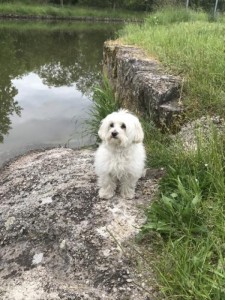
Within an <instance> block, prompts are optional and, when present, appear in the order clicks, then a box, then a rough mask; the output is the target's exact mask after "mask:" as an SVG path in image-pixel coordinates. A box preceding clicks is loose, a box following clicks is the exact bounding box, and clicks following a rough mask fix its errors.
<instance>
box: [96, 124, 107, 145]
mask: <svg viewBox="0 0 225 300" xmlns="http://www.w3.org/2000/svg"><path fill="white" fill-rule="evenodd" d="M106 134H107V126H106V121H105V119H103V120H102V121H101V123H100V127H99V130H98V136H99V137H100V139H101V140H102V141H104V140H105V139H106Z"/></svg>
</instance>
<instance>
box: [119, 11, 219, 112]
mask: <svg viewBox="0 0 225 300" xmlns="http://www.w3.org/2000/svg"><path fill="white" fill-rule="evenodd" d="M224 31H225V22H224V18H223V19H220V21H218V22H209V21H208V15H207V14H204V13H196V12H193V11H186V10H175V9H173V10H170V9H169V10H166V11H162V12H157V13H156V14H152V15H150V16H149V17H147V18H146V20H145V23H144V24H142V25H140V26H138V25H134V24H128V25H127V26H125V29H124V30H122V32H121V33H120V36H121V40H122V42H124V43H125V44H133V45H138V46H140V47H142V48H144V49H146V50H147V52H148V53H149V55H150V56H152V57H154V58H156V59H158V60H159V61H160V62H161V63H162V64H163V65H164V66H165V68H166V69H167V71H168V72H171V73H172V74H175V75H180V76H181V77H183V78H184V89H183V95H182V100H183V102H184V104H185V105H186V106H187V107H188V112H189V117H190V116H192V117H193V116H194V115H201V114H205V113H211V114H213V113H216V114H219V115H222V116H225V106H224V101H225V81H224V78H225V59H224V49H225V48H224V39H223V35H224Z"/></svg>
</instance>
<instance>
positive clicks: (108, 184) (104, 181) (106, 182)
mask: <svg viewBox="0 0 225 300" xmlns="http://www.w3.org/2000/svg"><path fill="white" fill-rule="evenodd" d="M116 183H117V180H116V178H114V177H113V176H110V175H108V174H107V175H105V176H100V177H99V179H98V184H99V186H100V190H99V197H100V198H103V199H110V198H112V197H113V196H114V194H115V189H116Z"/></svg>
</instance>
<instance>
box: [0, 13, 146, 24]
mask: <svg viewBox="0 0 225 300" xmlns="http://www.w3.org/2000/svg"><path fill="white" fill-rule="evenodd" d="M0 19H5V20H51V21H52V20H53V21H54V20H57V21H92V22H104V23H109V22H113V23H126V22H132V23H141V22H143V21H142V20H136V19H121V18H109V17H94V16H93V17H91V16H66V17H64V16H52V15H20V14H0Z"/></svg>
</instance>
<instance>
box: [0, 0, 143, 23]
mask: <svg viewBox="0 0 225 300" xmlns="http://www.w3.org/2000/svg"><path fill="white" fill-rule="evenodd" d="M0 14H1V15H21V16H42V17H45V16H46V17H47V16H52V17H61V18H76V17H77V18H85V17H93V18H110V19H140V18H143V16H144V13H143V12H142V13H141V12H132V11H126V10H119V11H117V10H113V9H110V8H108V9H103V8H102V9H100V8H93V7H92V8H88V7H80V6H64V7H63V8H62V7H60V6H59V5H50V4H48V5H47V4H46V5H37V4H30V5H28V4H23V3H20V2H19V3H18V2H16V3H0Z"/></svg>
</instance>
